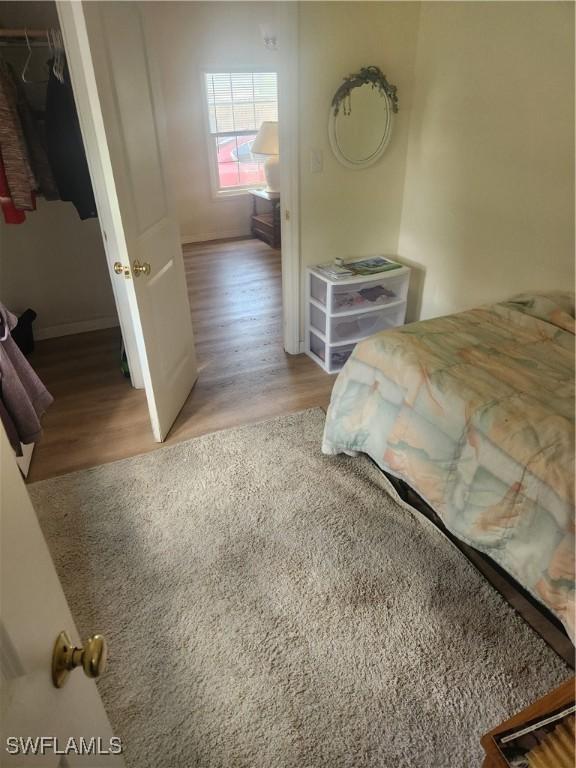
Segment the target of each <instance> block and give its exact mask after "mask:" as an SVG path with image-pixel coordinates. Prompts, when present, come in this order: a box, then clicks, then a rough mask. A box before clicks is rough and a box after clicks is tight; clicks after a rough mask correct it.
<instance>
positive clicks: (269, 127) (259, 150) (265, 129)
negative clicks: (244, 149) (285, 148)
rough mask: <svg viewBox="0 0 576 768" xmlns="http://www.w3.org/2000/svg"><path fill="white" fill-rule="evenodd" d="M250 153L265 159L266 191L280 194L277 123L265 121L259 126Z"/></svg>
mask: <svg viewBox="0 0 576 768" xmlns="http://www.w3.org/2000/svg"><path fill="white" fill-rule="evenodd" d="M251 152H252V154H253V155H263V156H265V157H266V161H265V163H264V174H265V176H266V191H267V192H280V157H279V147H278V123H277V122H273V121H272V120H265V121H264V122H263V123H262V125H261V126H260V130H259V131H258V133H257V135H256V138H255V139H254V143H253V144H252V149H251Z"/></svg>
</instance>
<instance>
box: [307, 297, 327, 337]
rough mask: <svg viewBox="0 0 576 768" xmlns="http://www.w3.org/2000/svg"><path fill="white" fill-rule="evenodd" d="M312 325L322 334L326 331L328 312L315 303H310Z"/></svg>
mask: <svg viewBox="0 0 576 768" xmlns="http://www.w3.org/2000/svg"><path fill="white" fill-rule="evenodd" d="M310 327H311V328H314V329H315V330H317V331H320V333H322V334H325V333H326V312H323V311H322V310H321V309H318V307H315V306H314V304H310Z"/></svg>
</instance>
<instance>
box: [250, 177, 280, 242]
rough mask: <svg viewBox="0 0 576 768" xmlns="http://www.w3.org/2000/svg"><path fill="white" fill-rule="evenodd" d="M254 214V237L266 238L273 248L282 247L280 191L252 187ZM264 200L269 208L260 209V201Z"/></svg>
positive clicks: (252, 219)
mask: <svg viewBox="0 0 576 768" xmlns="http://www.w3.org/2000/svg"><path fill="white" fill-rule="evenodd" d="M250 194H251V195H252V216H251V218H250V229H251V231H252V234H253V236H254V237H257V238H259V239H260V240H264V242H265V243H268V245H271V246H272V248H280V243H281V240H280V193H279V192H267V191H266V190H265V189H251V190H250ZM262 200H264V201H265V202H266V203H268V205H266V206H264V207H265V208H266V209H267V210H263V211H260V210H259V205H260V207H262V204H261V203H260V201H262Z"/></svg>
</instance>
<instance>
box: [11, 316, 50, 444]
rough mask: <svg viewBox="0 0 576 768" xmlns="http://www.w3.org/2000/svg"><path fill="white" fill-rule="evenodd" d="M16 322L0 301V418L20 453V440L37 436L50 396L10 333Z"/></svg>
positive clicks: (23, 441) (32, 439)
mask: <svg viewBox="0 0 576 768" xmlns="http://www.w3.org/2000/svg"><path fill="white" fill-rule="evenodd" d="M16 323H17V319H16V316H15V315H13V314H12V313H11V312H9V311H8V310H7V309H6V307H5V306H4V305H3V304H2V303H0V403H1V407H0V419H1V420H2V423H3V424H4V428H5V429H6V433H7V435H8V437H9V439H10V443H11V445H12V447H13V448H14V450H15V451H16V455H17V456H21V455H22V448H21V445H20V443H24V444H25V445H26V444H28V443H34V442H36V440H38V438H39V437H40V434H41V432H42V427H41V425H40V418H41V417H42V415H43V414H44V412H45V410H46V408H48V406H49V405H50V404H51V403H52V402H53V397H52V395H51V394H50V393H49V392H48V390H47V389H46V387H45V386H44V384H42V382H41V381H40V379H39V378H38V376H37V375H36V373H35V371H34V369H33V368H32V366H31V365H30V363H29V362H28V360H26V358H25V357H24V355H23V354H22V352H21V351H20V350H19V349H18V347H17V345H16V342H15V341H14V339H13V338H12V336H11V334H10V331H11V330H12V328H14V326H15V325H16Z"/></svg>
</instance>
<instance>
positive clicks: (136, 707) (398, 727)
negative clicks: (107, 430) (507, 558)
mask: <svg viewBox="0 0 576 768" xmlns="http://www.w3.org/2000/svg"><path fill="white" fill-rule="evenodd" d="M323 421H324V414H323V413H322V411H320V410H319V409H314V410H309V411H305V412H303V413H298V414H295V415H291V416H286V417H282V418H278V419H274V420H272V421H268V422H265V423H262V424H255V425H251V426H247V427H242V428H239V429H233V430H227V431H225V432H217V433H215V434H211V435H207V436H205V437H201V438H197V439H195V440H190V441H188V442H185V443H180V444H178V445H174V446H171V447H168V448H164V449H161V450H157V451H155V452H153V453H149V454H146V455H144V456H136V457H134V458H131V459H127V460H124V461H119V462H115V463H113V464H107V465H103V466H100V467H96V468H95V469H90V470H86V471H83V472H77V473H74V474H71V475H66V476H63V477H59V478H56V479H52V480H47V481H44V482H41V483H36V484H34V485H32V486H30V492H31V494H32V498H33V501H34V504H35V506H36V509H37V511H38V514H39V517H40V521H41V524H42V527H43V530H44V533H45V535H46V537H47V539H48V543H49V546H50V549H51V551H52V554H53V557H54V559H55V562H56V566H57V569H58V572H59V574H60V577H61V579H62V582H63V586H64V590H65V592H66V595H67V597H68V600H69V602H70V605H71V608H72V611H73V613H74V615H75V617H76V620H77V625H78V629H79V631H80V632H81V634H82V636H84V637H87V636H88V635H89V634H91V633H93V632H95V631H98V632H102V633H103V634H105V635H106V636H107V638H108V640H109V642H110V663H109V669H108V672H107V674H106V675H105V676H104V678H103V679H102V680H101V682H100V684H99V687H100V691H101V693H102V697H103V699H104V703H105V705H106V707H107V710H108V712H109V715H110V718H111V720H112V724H113V726H114V728H115V732H116V734H117V735H119V736H121V737H122V738H123V740H124V745H125V749H126V761H127V764H128V765H129V766H134V767H135V766H138V767H139V768H145V767H148V766H150V768H192V767H193V766H197V767H198V768H200V767H201V768H208V767H209V766H210V768H215V767H216V766H218V767H219V768H288V767H290V768H324V767H326V768H352V766H353V767H354V768H365V767H367V766H370V767H374V768H375V767H376V766H378V767H389V768H402V767H403V766H406V767H408V766H410V768H416V766H419V767H422V768H472V766H479V765H480V763H481V756H482V750H481V748H480V745H479V738H480V735H481V734H482V733H483V732H484V731H486V730H488V729H490V728H491V727H493V726H494V725H496V724H497V723H498V722H500V721H501V720H502V719H503V718H505V717H507V716H509V715H510V714H512V713H513V712H514V711H516V710H517V709H519V708H521V707H523V706H525V705H526V704H528V703H529V702H530V701H531V700H533V699H535V698H536V697H538V696H540V695H542V694H543V693H545V692H546V691H548V690H549V689H550V688H552V687H553V686H555V685H557V684H558V683H560V682H561V681H562V680H564V679H566V678H568V677H569V676H570V674H571V673H570V670H569V669H568V668H567V667H566V665H565V664H564V662H562V661H561V660H560V659H559V658H558V657H557V656H556V655H555V654H554V653H553V651H551V650H550V649H549V648H548V647H547V646H546V645H545V643H544V642H543V641H542V640H541V639H540V638H539V637H538V636H537V635H536V634H535V633H534V632H533V631H532V630H531V629H530V628H529V627H528V626H527V625H526V624H525V623H524V622H523V621H522V620H521V619H520V618H519V617H518V616H517V615H516V614H515V613H514V611H513V610H512V609H511V608H510V607H509V606H508V605H507V604H506V603H505V602H504V601H503V600H502V598H501V597H500V596H499V595H498V594H497V593H496V592H495V591H494V590H493V589H492V588H491V587H490V586H489V584H488V583H487V582H486V581H484V579H483V578H482V576H480V575H479V574H478V573H477V572H476V570H475V569H474V568H473V567H472V566H471V565H470V564H469V563H468V561H467V560H466V559H465V557H464V556H463V555H462V554H461V553H460V552H459V551H458V550H457V549H456V548H455V547H454V546H453V545H451V544H450V543H449V542H448V541H447V540H446V539H445V538H444V537H443V536H442V535H441V534H440V533H439V532H438V531H437V530H436V529H435V528H434V526H433V525H432V524H431V523H429V522H428V521H426V520H424V518H423V517H422V516H421V515H419V514H418V513H415V512H411V511H410V510H409V509H407V508H406V507H403V506H401V505H400V504H399V503H398V502H397V501H396V500H394V498H392V496H391V495H389V493H387V492H386V490H385V489H386V488H387V487H388V486H387V483H386V481H385V479H384V478H383V477H382V475H381V473H380V472H379V470H378V469H377V468H376V467H375V466H374V465H372V464H371V463H370V462H369V461H368V460H367V459H365V458H363V457H362V458H359V459H351V458H348V457H326V456H323V455H322V454H321V453H320V442H321V438H322V426H323ZM75 674H80V672H76V673H75Z"/></svg>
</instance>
